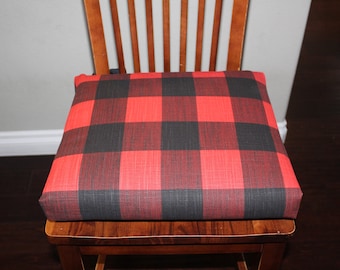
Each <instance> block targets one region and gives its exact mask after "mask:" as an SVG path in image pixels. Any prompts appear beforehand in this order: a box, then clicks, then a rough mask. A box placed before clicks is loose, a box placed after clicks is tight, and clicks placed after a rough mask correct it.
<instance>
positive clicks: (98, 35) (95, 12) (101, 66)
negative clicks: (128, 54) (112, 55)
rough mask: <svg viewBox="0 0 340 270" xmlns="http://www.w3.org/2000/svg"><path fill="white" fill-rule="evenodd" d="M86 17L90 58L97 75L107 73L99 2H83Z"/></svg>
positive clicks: (107, 67)
mask: <svg viewBox="0 0 340 270" xmlns="http://www.w3.org/2000/svg"><path fill="white" fill-rule="evenodd" d="M84 6H85V11H86V15H87V27H88V29H89V35H90V42H91V49H92V57H93V61H94V63H95V71H96V73H98V74H107V73H109V63H108V59H107V51H106V45H105V42H103V41H104V40H105V35H104V29H103V24H102V16H101V12H100V5H99V1H86V0H85V1H84Z"/></svg>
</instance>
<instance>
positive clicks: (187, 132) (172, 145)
mask: <svg viewBox="0 0 340 270" xmlns="http://www.w3.org/2000/svg"><path fill="white" fill-rule="evenodd" d="M199 149H200V144H199V136H198V123H197V122H163V123H162V150H199Z"/></svg>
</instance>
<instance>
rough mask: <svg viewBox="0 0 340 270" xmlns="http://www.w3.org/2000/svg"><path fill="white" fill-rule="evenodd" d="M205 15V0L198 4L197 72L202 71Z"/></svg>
mask: <svg viewBox="0 0 340 270" xmlns="http://www.w3.org/2000/svg"><path fill="white" fill-rule="evenodd" d="M204 13H205V0H200V1H199V4H198V18H197V36H196V61H195V70H201V63H202V43H203V25H204Z"/></svg>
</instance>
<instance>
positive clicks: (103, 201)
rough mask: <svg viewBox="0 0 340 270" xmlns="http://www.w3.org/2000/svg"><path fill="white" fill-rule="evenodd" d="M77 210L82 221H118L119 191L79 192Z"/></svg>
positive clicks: (119, 216) (119, 214)
mask: <svg viewBox="0 0 340 270" xmlns="http://www.w3.org/2000/svg"><path fill="white" fill-rule="evenodd" d="M108 205H110V207H107V206H108ZM79 208H80V213H81V216H82V218H83V219H84V220H97V219H98V217H101V219H103V220H115V219H116V220H119V219H121V213H120V205H119V190H79Z"/></svg>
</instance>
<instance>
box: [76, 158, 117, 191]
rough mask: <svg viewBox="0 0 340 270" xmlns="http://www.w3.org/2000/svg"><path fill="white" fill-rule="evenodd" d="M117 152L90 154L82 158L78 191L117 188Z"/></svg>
mask: <svg viewBox="0 0 340 270" xmlns="http://www.w3.org/2000/svg"><path fill="white" fill-rule="evenodd" d="M119 164H120V153H119V152H102V153H91V154H85V155H84V156H83V161H82V164H81V168H80V175H79V178H80V180H79V189H80V190H112V189H118V188H119Z"/></svg>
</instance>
